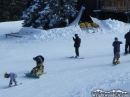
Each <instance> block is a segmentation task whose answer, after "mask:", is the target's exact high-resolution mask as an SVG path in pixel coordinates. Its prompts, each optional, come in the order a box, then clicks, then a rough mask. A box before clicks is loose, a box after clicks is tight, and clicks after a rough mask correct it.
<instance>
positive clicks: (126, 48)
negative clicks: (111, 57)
mask: <svg viewBox="0 0 130 97" xmlns="http://www.w3.org/2000/svg"><path fill="white" fill-rule="evenodd" d="M127 53H128V44H127V43H126V44H125V54H127Z"/></svg>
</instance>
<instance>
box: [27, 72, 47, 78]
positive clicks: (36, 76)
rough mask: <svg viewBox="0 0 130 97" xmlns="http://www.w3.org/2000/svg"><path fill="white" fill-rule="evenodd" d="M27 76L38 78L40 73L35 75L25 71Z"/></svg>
mask: <svg viewBox="0 0 130 97" xmlns="http://www.w3.org/2000/svg"><path fill="white" fill-rule="evenodd" d="M46 73H47V72H44V73H43V74H46ZM25 75H26V76H27V77H32V78H40V76H41V75H36V74H30V73H25Z"/></svg>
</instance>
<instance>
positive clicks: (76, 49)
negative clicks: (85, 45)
mask: <svg viewBox="0 0 130 97" xmlns="http://www.w3.org/2000/svg"><path fill="white" fill-rule="evenodd" d="M75 53H76V56H79V47H75Z"/></svg>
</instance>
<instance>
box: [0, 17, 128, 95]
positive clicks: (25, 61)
mask: <svg viewBox="0 0 130 97" xmlns="http://www.w3.org/2000/svg"><path fill="white" fill-rule="evenodd" d="M92 19H93V21H94V22H95V23H97V24H99V25H100V28H97V29H81V28H80V27H79V26H77V25H72V26H69V27H64V28H55V29H50V30H40V29H33V28H23V27H22V22H23V21H15V22H3V23H0V29H1V31H0V64H1V70H0V76H1V77H0V82H1V83H0V97H94V96H92V94H91V93H93V92H94V91H96V90H97V91H98V90H102V91H107V92H109V91H114V90H118V91H123V92H127V93H130V89H129V87H130V55H128V56H124V55H123V53H124V49H125V39H124V35H125V33H127V32H128V31H129V30H130V24H126V23H123V22H121V21H118V20H111V19H108V20H98V19H96V18H92ZM11 31H12V32H19V35H20V36H22V38H18V37H12V36H8V37H7V38H6V37H5V34H7V33H11ZM74 34H78V35H79V37H80V38H81V46H80V48H79V54H80V56H81V57H84V59H69V58H66V57H69V56H75V49H74V47H73V45H74V41H73V39H72V37H73V36H74ZM115 37H118V39H119V40H120V41H122V42H123V44H122V45H121V52H120V54H121V57H120V62H121V64H119V65H116V66H113V64H112V60H113V47H112V42H113V41H114V38H115ZM37 55H42V56H44V58H45V61H44V67H45V69H44V71H45V72H47V73H46V74H43V75H42V76H41V77H40V78H39V79H34V78H29V77H26V76H25V74H24V73H26V72H30V71H31V69H32V68H33V67H35V66H36V63H35V61H34V60H33V57H35V56H37ZM5 72H7V73H10V72H14V73H16V74H17V76H18V77H17V79H16V80H17V82H18V83H22V85H18V86H16V87H11V88H6V87H8V84H9V80H10V79H7V78H4V73H5ZM5 88H6V89H5ZM97 97H98V96H97ZM101 97H103V96H101ZM121 97H123V96H121Z"/></svg>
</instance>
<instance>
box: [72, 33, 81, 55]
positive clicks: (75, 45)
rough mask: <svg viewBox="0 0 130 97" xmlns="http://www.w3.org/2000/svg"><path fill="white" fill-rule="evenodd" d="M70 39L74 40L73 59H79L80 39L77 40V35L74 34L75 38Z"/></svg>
mask: <svg viewBox="0 0 130 97" xmlns="http://www.w3.org/2000/svg"><path fill="white" fill-rule="evenodd" d="M72 38H73V40H74V47H75V53H76V56H75V57H79V47H80V43H81V39H80V38H79V36H78V34H75V37H72Z"/></svg>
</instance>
